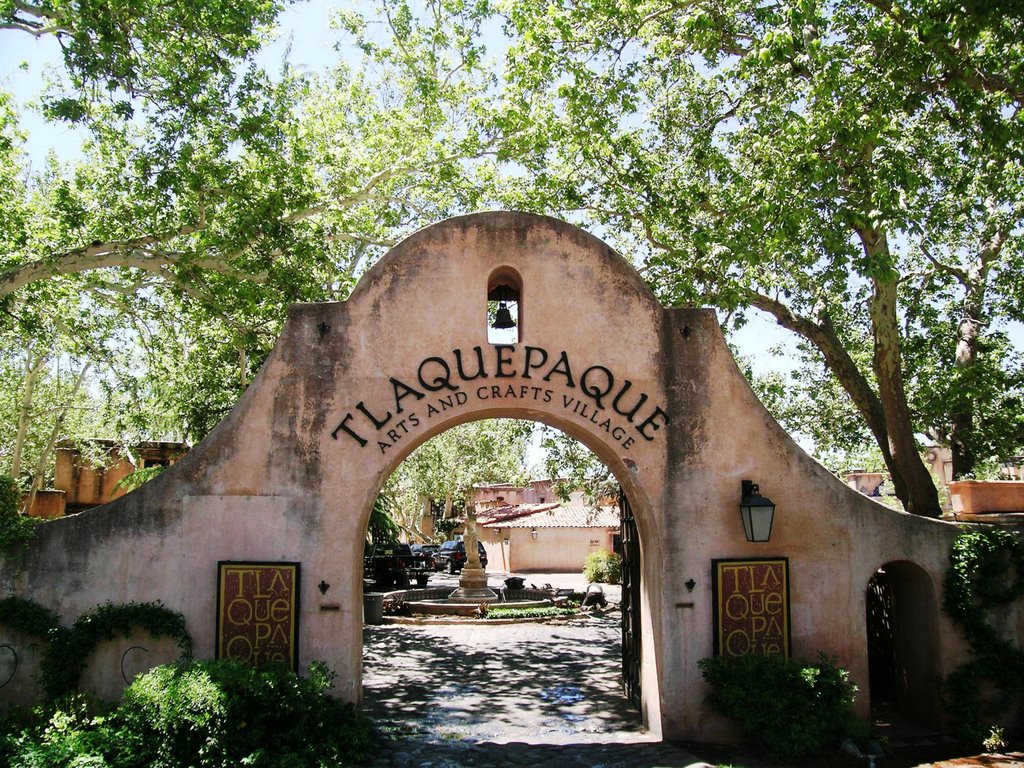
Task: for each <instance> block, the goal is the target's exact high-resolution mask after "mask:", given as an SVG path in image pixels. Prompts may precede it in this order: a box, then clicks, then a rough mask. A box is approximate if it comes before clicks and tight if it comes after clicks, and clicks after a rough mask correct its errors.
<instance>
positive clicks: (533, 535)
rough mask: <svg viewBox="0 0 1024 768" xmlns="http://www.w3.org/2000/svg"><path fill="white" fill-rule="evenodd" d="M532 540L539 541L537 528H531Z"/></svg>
mask: <svg viewBox="0 0 1024 768" xmlns="http://www.w3.org/2000/svg"><path fill="white" fill-rule="evenodd" d="M530 538H531V539H533V540H534V541H536V540H537V529H536V528H531V529H530Z"/></svg>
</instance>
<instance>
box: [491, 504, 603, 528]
mask: <svg viewBox="0 0 1024 768" xmlns="http://www.w3.org/2000/svg"><path fill="white" fill-rule="evenodd" d="M477 520H478V522H479V523H480V525H482V526H484V527H485V528H617V527H618V525H619V510H618V509H616V508H615V507H590V506H586V505H583V504H566V505H561V504H522V505H509V506H505V507H499V508H498V509H488V510H486V511H485V512H481V513H479V514H478V515H477Z"/></svg>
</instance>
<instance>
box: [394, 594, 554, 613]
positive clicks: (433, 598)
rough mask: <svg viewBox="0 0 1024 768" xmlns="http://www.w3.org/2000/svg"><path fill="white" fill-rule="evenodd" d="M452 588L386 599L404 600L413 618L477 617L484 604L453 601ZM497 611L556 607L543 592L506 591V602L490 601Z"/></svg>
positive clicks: (488, 603) (549, 595)
mask: <svg viewBox="0 0 1024 768" xmlns="http://www.w3.org/2000/svg"><path fill="white" fill-rule="evenodd" d="M451 594H452V588H451V587H440V588H437V587H435V588H433V589H400V590H396V591H394V592H388V593H387V594H386V595H385V599H390V600H401V601H402V602H404V603H405V605H406V607H407V608H408V609H409V611H410V612H411V613H413V614H417V615H421V616H475V615H476V613H477V610H478V608H479V607H480V603H481V602H484V601H481V600H477V601H466V600H460V599H454V600H453V599H450V595H451ZM487 605H488V606H491V607H494V608H543V607H545V606H549V605H554V601H553V600H552V599H551V594H550V593H549V592H547V591H545V590H542V589H520V590H506V591H505V599H504V600H497V601H494V600H491V601H487Z"/></svg>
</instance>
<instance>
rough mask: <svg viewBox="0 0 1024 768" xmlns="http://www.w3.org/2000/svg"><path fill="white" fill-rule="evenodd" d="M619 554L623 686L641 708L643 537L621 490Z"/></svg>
mask: <svg viewBox="0 0 1024 768" xmlns="http://www.w3.org/2000/svg"><path fill="white" fill-rule="evenodd" d="M619 542H620V546H619V550H620V551H619V554H620V555H621V556H622V604H621V607H622V685H623V687H624V688H625V691H626V696H628V697H629V700H630V701H631V702H632V703H633V705H634V706H635V707H636V708H637V709H640V539H639V537H638V536H637V530H636V521H635V520H634V519H633V509H632V507H630V505H629V500H628V499H627V498H626V494H625V493H623V492H622V489H619Z"/></svg>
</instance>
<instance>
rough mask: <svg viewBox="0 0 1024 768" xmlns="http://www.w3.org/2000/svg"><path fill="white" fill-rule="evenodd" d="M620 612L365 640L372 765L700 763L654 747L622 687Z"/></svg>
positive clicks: (396, 629) (409, 629)
mask: <svg viewBox="0 0 1024 768" xmlns="http://www.w3.org/2000/svg"><path fill="white" fill-rule="evenodd" d="M619 632H620V629H619V621H618V614H611V615H609V616H606V617H602V618H588V619H583V620H580V621H578V623H573V624H536V623H534V624H506V625H497V626H495V625H480V624H462V625H458V624H456V625H447V626H407V625H384V626H380V627H366V629H365V632H364V643H365V651H364V678H363V695H364V708H365V710H366V711H367V713H368V714H370V715H371V716H372V717H373V718H374V719H375V720H377V722H378V723H379V724H381V726H382V729H383V730H384V732H385V733H386V734H388V735H389V736H390V737H391V738H390V739H389V741H388V742H387V743H386V744H385V746H384V749H383V751H381V752H380V753H379V754H378V755H377V758H376V760H375V761H374V762H373V763H372V765H375V766H420V767H422V766H464V765H473V766H484V767H486V766H492V765H493V766H507V765H556V764H557V765H558V766H560V768H568V766H608V767H609V768H611V767H612V766H646V765H649V766H655V765H657V766H665V767H666V768H669V767H672V768H674V767H675V766H679V767H682V766H703V765H705V764H704V763H701V762H700V761H697V760H696V759H695V758H694V757H693V756H692V755H690V754H689V753H687V752H685V751H683V750H681V749H679V748H677V747H674V746H672V745H670V744H663V743H660V742H656V741H654V740H653V739H652V738H651V736H650V735H649V734H648V733H647V731H646V730H645V729H644V728H643V724H642V722H641V720H640V715H639V713H638V712H637V711H636V710H635V709H633V708H632V706H631V705H630V704H629V702H628V701H627V700H626V699H625V697H624V696H623V695H622V692H621V686H620V683H619V680H620V672H619V666H618V665H619V663H620V660H619V643H618V635H619Z"/></svg>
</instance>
